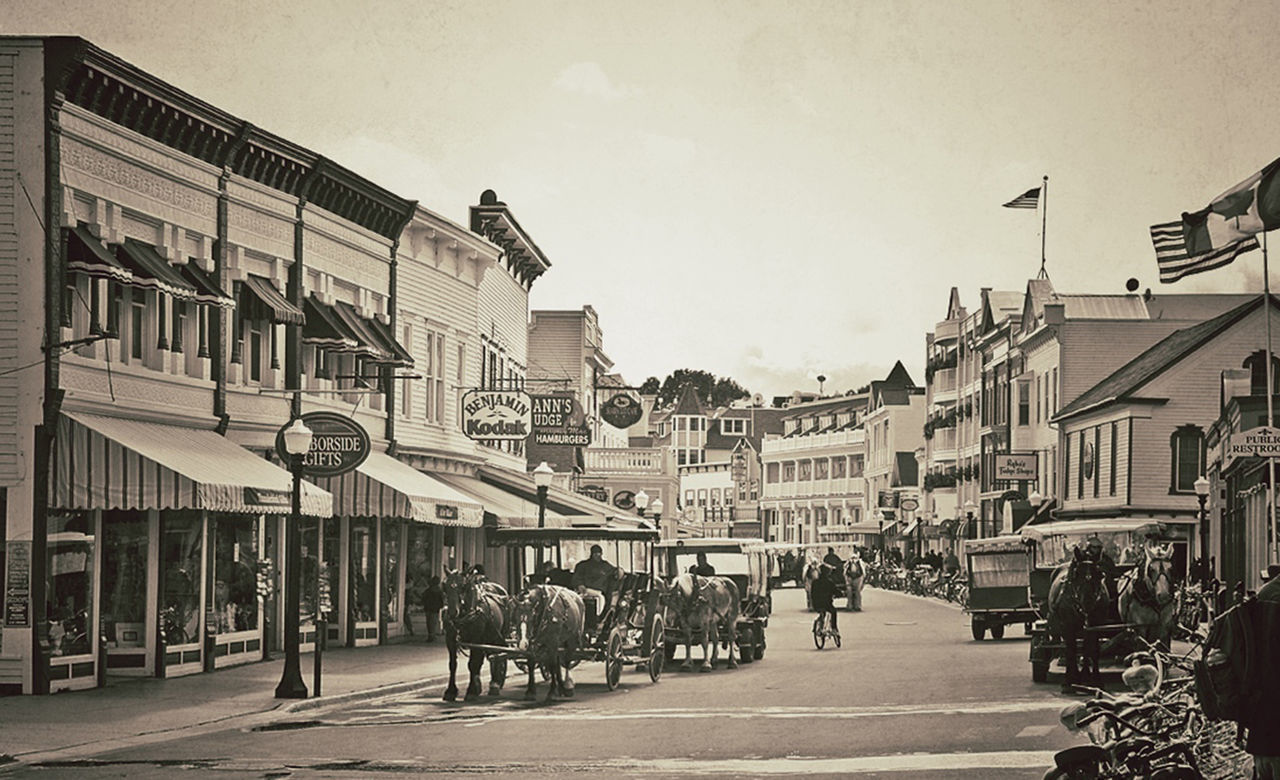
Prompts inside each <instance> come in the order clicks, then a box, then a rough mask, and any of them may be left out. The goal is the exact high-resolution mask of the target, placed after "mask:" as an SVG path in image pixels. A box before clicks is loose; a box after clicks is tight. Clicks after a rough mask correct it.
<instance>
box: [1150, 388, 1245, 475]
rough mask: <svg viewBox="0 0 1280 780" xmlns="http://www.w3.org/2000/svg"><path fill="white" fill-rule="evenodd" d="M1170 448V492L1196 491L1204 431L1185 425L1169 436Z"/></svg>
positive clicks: (1202, 456) (1201, 458) (1194, 426)
mask: <svg viewBox="0 0 1280 780" xmlns="http://www.w3.org/2000/svg"><path fill="white" fill-rule="evenodd" d="M1264 386H1265V383H1264ZM1169 449H1170V451H1171V452H1170V456H1171V460H1172V470H1171V471H1172V473H1171V475H1170V477H1171V478H1170V486H1169V492H1170V493H1192V492H1195V485H1196V479H1198V478H1199V477H1200V475H1201V474H1203V473H1204V432H1203V431H1202V430H1201V429H1200V426H1198V425H1184V426H1182V427H1180V428H1178V429H1177V430H1175V431H1174V432H1173V435H1172V436H1170V437H1169Z"/></svg>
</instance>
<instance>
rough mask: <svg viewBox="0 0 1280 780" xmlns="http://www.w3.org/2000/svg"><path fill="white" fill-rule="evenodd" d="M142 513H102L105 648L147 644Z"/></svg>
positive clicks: (145, 529) (145, 526)
mask: <svg viewBox="0 0 1280 780" xmlns="http://www.w3.org/2000/svg"><path fill="white" fill-rule="evenodd" d="M148 525H149V524H148V522H147V516H146V514H144V513H142V512H138V511H126V510H111V511H106V512H103V513H102V618H101V620H102V631H103V634H104V635H105V636H106V639H107V647H143V646H145V645H146V644H147V637H146V620H147V537H148Z"/></svg>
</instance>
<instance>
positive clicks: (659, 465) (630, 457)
mask: <svg viewBox="0 0 1280 780" xmlns="http://www.w3.org/2000/svg"><path fill="white" fill-rule="evenodd" d="M582 454H583V465H584V466H585V467H586V472H587V473H588V474H662V473H664V469H663V459H664V450H662V449H657V448H651V447H628V448H622V449H594V448H591V447H588V448H586V449H584V450H583V451H582Z"/></svg>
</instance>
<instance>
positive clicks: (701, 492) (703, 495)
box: [698, 488, 707, 506]
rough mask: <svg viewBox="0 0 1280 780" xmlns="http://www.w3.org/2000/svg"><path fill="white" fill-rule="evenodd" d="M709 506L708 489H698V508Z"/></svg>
mask: <svg viewBox="0 0 1280 780" xmlns="http://www.w3.org/2000/svg"><path fill="white" fill-rule="evenodd" d="M706 505H707V489H706V488H698V506H706Z"/></svg>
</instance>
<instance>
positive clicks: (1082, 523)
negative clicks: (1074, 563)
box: [1021, 518, 1168, 568]
mask: <svg viewBox="0 0 1280 780" xmlns="http://www.w3.org/2000/svg"><path fill="white" fill-rule="evenodd" d="M1021 536H1022V538H1023V539H1026V540H1028V541H1030V542H1033V543H1034V544H1035V546H1036V566H1037V567H1038V568H1053V567H1056V566H1058V565H1060V564H1063V563H1066V562H1067V561H1069V560H1071V553H1072V550H1074V549H1075V548H1076V547H1077V546H1078V547H1081V548H1083V547H1084V545H1085V542H1086V541H1087V540H1088V539H1089V537H1091V536H1097V537H1098V538H1099V539H1100V540H1101V541H1102V551H1103V552H1104V553H1106V554H1107V555H1109V556H1110V557H1111V560H1113V561H1115V562H1116V565H1118V566H1132V565H1133V564H1135V563H1137V561H1138V557H1139V555H1140V554H1141V552H1142V548H1143V544H1144V543H1145V541H1146V538H1147V537H1148V536H1156V537H1161V538H1167V537H1168V531H1167V529H1166V526H1165V525H1164V524H1163V523H1160V522H1157V521H1155V520H1152V519H1150V518H1118V519H1110V520H1065V521H1060V522H1056V523H1043V524H1040V525H1026V526H1023V527H1022V531H1021Z"/></svg>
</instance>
